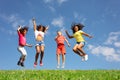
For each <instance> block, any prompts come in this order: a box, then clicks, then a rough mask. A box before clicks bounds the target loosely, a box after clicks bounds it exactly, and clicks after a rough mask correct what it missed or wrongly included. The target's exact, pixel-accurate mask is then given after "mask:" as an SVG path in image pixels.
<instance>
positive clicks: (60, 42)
mask: <svg viewBox="0 0 120 80" xmlns="http://www.w3.org/2000/svg"><path fill="white" fill-rule="evenodd" d="M55 41H56V43H57V50H56V57H57V68H60V55H61V54H62V68H64V66H65V54H66V49H65V45H64V42H65V41H66V43H67V44H68V46H70V44H69V42H68V40H67V39H66V38H65V37H64V36H63V35H62V33H61V31H58V32H57V36H56V37H55Z"/></svg>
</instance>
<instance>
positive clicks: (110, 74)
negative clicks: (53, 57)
mask: <svg viewBox="0 0 120 80" xmlns="http://www.w3.org/2000/svg"><path fill="white" fill-rule="evenodd" d="M0 80H120V70H0Z"/></svg>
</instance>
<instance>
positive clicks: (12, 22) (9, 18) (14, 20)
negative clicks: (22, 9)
mask: <svg viewBox="0 0 120 80" xmlns="http://www.w3.org/2000/svg"><path fill="white" fill-rule="evenodd" d="M0 18H2V19H3V20H4V21H5V22H7V23H8V24H9V26H11V27H12V29H11V30H8V32H7V33H9V34H10V35H14V34H16V30H17V27H18V25H20V24H23V23H24V22H25V21H24V20H23V19H21V18H20V17H19V16H18V15H17V14H11V15H5V14H0Z"/></svg>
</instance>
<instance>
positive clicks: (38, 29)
mask: <svg viewBox="0 0 120 80" xmlns="http://www.w3.org/2000/svg"><path fill="white" fill-rule="evenodd" d="M32 21H33V26H34V33H35V39H36V47H35V48H36V55H35V62H34V67H36V66H37V60H38V57H39V54H40V66H43V62H42V60H43V56H44V48H45V44H44V35H45V32H46V31H47V30H48V27H44V26H42V25H38V26H37V25H36V21H35V19H32Z"/></svg>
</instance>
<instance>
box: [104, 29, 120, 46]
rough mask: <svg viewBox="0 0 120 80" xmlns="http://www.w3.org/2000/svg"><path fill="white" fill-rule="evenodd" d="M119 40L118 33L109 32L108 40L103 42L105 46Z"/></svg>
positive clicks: (119, 34)
mask: <svg viewBox="0 0 120 80" xmlns="http://www.w3.org/2000/svg"><path fill="white" fill-rule="evenodd" d="M119 40H120V31H118V32H111V33H110V34H109V36H108V39H107V40H106V41H105V44H108V45H110V44H114V43H115V42H118V41H119Z"/></svg>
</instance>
